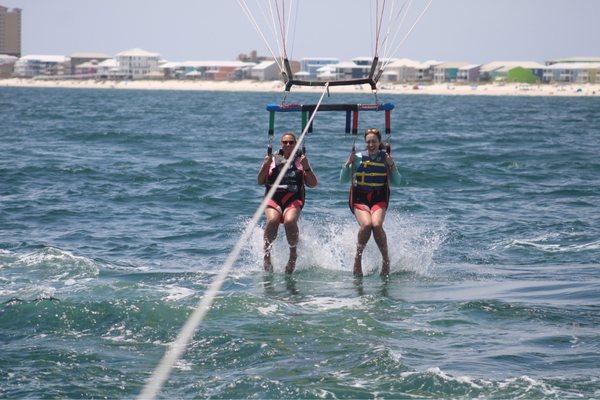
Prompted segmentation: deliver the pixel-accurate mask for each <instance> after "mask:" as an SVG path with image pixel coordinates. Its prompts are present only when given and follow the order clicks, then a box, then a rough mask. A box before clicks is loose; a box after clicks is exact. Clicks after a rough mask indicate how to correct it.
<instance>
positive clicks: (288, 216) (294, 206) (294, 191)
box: [257, 132, 317, 274]
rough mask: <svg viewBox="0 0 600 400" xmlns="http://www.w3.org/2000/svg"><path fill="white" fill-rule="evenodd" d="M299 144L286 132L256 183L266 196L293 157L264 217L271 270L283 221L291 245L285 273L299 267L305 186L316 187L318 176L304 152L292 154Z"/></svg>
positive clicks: (266, 258) (266, 262)
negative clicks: (278, 147)
mask: <svg viewBox="0 0 600 400" xmlns="http://www.w3.org/2000/svg"><path fill="white" fill-rule="evenodd" d="M295 145H296V136H295V135H294V134H293V133H292V132H286V133H284V134H283V135H282V136H281V149H282V150H281V151H280V153H279V154H274V155H272V156H270V155H266V156H265V158H264V160H263V164H262V166H261V168H260V171H259V172H258V178H257V182H258V184H259V185H265V186H266V190H265V195H266V193H267V192H268V191H269V189H270V188H271V185H272V184H273V183H274V182H275V179H276V178H277V176H278V175H279V171H281V168H282V167H283V165H284V164H285V162H286V161H287V160H288V159H289V158H290V157H294V161H293V162H292V164H291V165H290V168H289V169H288V170H287V171H286V174H285V176H284V178H283V180H282V181H281V183H280V184H279V187H278V188H277V191H276V192H275V194H274V196H273V198H272V199H271V200H269V202H268V203H267V208H266V209H265V216H266V218H267V222H266V224H265V235H264V241H265V255H264V268H265V271H268V272H272V271H273V264H272V263H271V247H272V246H273V242H274V241H275V238H277V231H278V229H279V224H280V223H283V226H284V227H285V234H286V237H287V241H288V244H289V246H290V256H289V259H288V262H287V265H286V267H285V272H286V273H288V274H291V273H292V272H294V268H296V258H297V252H296V246H297V245H298V235H299V234H298V217H300V211H301V210H302V207H303V206H304V185H305V184H306V186H308V187H311V188H312V187H315V186H317V177H316V175H315V173H314V172H313V170H312V169H311V168H310V164H309V163H308V158H306V156H305V155H303V154H302V155H298V154H293V155H292V150H293V149H294V146H295Z"/></svg>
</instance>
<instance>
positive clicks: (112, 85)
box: [0, 78, 600, 97]
mask: <svg viewBox="0 0 600 400" xmlns="http://www.w3.org/2000/svg"><path fill="white" fill-rule="evenodd" d="M2 87H22V88H64V89H106V90H110V89H116V90H187V91H224V92H283V89H284V86H283V83H282V82H280V81H254V80H240V81H185V80H176V79H172V80H135V81H100V80H94V79H86V80H72V79H69V80H67V79H63V80H60V79H56V80H41V79H40V80H38V79H22V78H6V79H0V88H2ZM415 88H417V89H415ZM293 91H294V92H308V93H317V92H318V93H320V92H321V91H322V87H307V86H304V87H294V88H293ZM330 91H331V92H334V93H335V92H338V93H371V90H370V88H369V87H368V86H367V85H362V86H357V85H355V86H335V87H332V88H330ZM378 92H379V93H387V94H413V95H448V96H548V97H600V83H596V84H590V83H586V84H573V83H569V84H560V85H557V84H535V85H527V84H519V83H506V84H496V83H486V84H478V85H468V84H453V83H444V84H428V85H418V86H416V85H414V84H400V83H389V82H384V83H381V84H380V86H379V90H378Z"/></svg>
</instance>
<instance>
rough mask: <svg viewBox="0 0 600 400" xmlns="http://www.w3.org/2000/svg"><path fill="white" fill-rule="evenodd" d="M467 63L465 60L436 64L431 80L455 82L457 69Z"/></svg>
mask: <svg viewBox="0 0 600 400" xmlns="http://www.w3.org/2000/svg"><path fill="white" fill-rule="evenodd" d="M466 65H469V63H468V62H466V61H449V62H445V63H441V64H438V65H436V66H435V67H434V68H433V80H434V82H435V83H443V82H456V79H457V78H458V70H459V68H461V67H464V66H466Z"/></svg>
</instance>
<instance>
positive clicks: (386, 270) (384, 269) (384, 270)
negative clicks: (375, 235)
mask: <svg viewBox="0 0 600 400" xmlns="http://www.w3.org/2000/svg"><path fill="white" fill-rule="evenodd" d="M389 274H390V259H389V258H385V259H384V260H383V263H382V264H381V272H380V273H379V275H381V276H388V275H389Z"/></svg>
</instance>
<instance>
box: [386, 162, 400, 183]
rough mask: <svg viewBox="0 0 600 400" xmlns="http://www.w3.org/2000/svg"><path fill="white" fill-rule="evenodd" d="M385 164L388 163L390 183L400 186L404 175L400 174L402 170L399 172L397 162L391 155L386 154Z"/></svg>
mask: <svg viewBox="0 0 600 400" xmlns="http://www.w3.org/2000/svg"><path fill="white" fill-rule="evenodd" d="M385 164H386V165H387V169H388V176H389V178H390V179H389V181H390V184H391V185H392V186H400V183H401V181H402V177H401V176H400V172H398V167H397V166H396V163H395V162H394V159H393V158H392V156H391V155H389V154H386V156H385Z"/></svg>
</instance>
